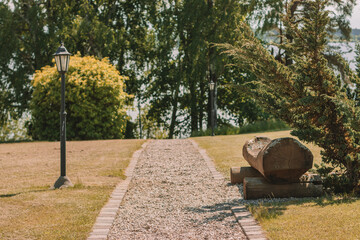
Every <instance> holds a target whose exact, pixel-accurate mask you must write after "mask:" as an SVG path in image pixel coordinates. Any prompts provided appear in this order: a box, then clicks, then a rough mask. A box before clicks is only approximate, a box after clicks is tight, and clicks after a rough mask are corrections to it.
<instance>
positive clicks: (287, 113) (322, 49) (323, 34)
mask: <svg viewBox="0 0 360 240" xmlns="http://www.w3.org/2000/svg"><path fill="white" fill-rule="evenodd" d="M294 4H296V5H300V7H301V8H302V11H301V12H298V13H297V14H291V11H290V9H291V8H292V7H293V6H294ZM327 6H328V1H321V0H306V1H301V2H299V1H296V0H294V1H291V2H290V3H289V5H288V11H287V14H286V15H285V16H284V20H283V21H284V23H285V27H286V32H287V33H288V34H289V35H290V36H291V37H290V39H291V41H287V42H285V43H284V44H281V45H279V47H280V48H281V49H283V50H285V51H286V52H287V54H288V57H289V58H290V59H291V60H293V64H290V65H288V64H286V65H285V64H283V63H282V62H281V61H277V60H275V58H274V57H273V56H272V55H271V54H270V53H269V52H268V51H267V50H266V49H265V48H264V47H262V45H261V42H260V41H259V40H258V39H256V38H255V37H254V34H253V33H252V31H251V29H250V28H249V27H248V26H246V24H241V25H240V31H239V40H238V42H237V43H236V44H235V45H234V46H232V45H230V44H222V45H219V46H221V47H223V48H224V49H226V50H225V51H224V52H225V53H227V54H228V55H229V56H231V57H232V59H233V60H234V61H235V62H236V64H237V65H238V66H239V67H240V68H248V69H249V70H250V71H251V72H252V73H253V74H254V75H255V76H256V77H257V79H256V80H255V81H254V82H253V84H255V85H256V86H257V88H256V89H255V90H253V89H251V88H248V91H249V93H251V94H252V95H253V96H254V98H256V99H258V100H259V101H261V103H262V105H263V107H264V109H267V110H269V111H270V112H271V113H272V114H273V115H274V116H276V117H277V118H279V119H281V120H283V121H285V122H286V123H287V124H289V126H290V127H291V128H294V129H295V130H294V131H292V134H293V135H295V136H297V137H298V138H299V139H300V140H303V141H306V142H313V143H315V144H317V145H318V146H320V147H321V148H323V149H324V150H323V151H322V153H321V154H322V160H323V162H324V163H326V164H331V165H332V166H333V167H334V168H338V169H339V170H340V171H341V174H342V175H343V176H344V177H345V178H347V181H348V182H350V183H351V188H352V189H354V188H356V187H357V186H358V185H359V181H360V154H359V153H360V142H359V141H360V128H359V126H360V120H359V119H360V109H359V108H358V107H356V104H357V103H356V99H353V98H350V97H349V95H348V94H347V91H346V90H347V88H348V85H350V84H356V85H357V86H359V83H360V80H359V78H358V77H356V76H355V74H354V73H353V72H352V71H351V70H350V68H349V66H348V65H347V64H346V63H345V61H344V60H342V59H341V57H339V56H337V57H338V59H339V60H342V62H343V70H344V71H343V74H342V75H341V76H339V77H338V76H336V73H335V72H334V70H333V69H331V68H329V65H328V63H329V62H328V61H327V58H326V44H327V39H328V34H327V28H328V26H329V23H330V18H329V12H328V11H326V10H325V7H327ZM355 91H356V94H358V93H359V91H360V89H359V88H357V89H355ZM346 184H347V183H346ZM343 189H344V190H348V188H345V186H344V188H343Z"/></svg>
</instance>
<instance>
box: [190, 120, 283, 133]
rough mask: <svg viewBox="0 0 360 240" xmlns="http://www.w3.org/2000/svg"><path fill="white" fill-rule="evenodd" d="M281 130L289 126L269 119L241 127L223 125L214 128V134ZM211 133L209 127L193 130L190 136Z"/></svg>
mask: <svg viewBox="0 0 360 240" xmlns="http://www.w3.org/2000/svg"><path fill="white" fill-rule="evenodd" d="M281 130H290V128H289V126H288V125H286V124H285V123H284V122H282V121H279V120H276V119H269V120H263V121H256V122H253V123H249V124H245V125H243V126H241V127H234V126H231V125H223V126H220V127H218V128H216V129H215V135H235V134H243V133H257V132H273V131H281ZM211 134H212V131H211V129H207V130H205V131H198V132H193V133H192V134H191V137H199V136H210V135H211Z"/></svg>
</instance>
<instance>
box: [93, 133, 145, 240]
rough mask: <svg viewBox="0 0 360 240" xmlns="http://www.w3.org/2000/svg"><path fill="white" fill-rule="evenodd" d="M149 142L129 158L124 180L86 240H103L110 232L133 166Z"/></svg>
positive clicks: (131, 174)
mask: <svg viewBox="0 0 360 240" xmlns="http://www.w3.org/2000/svg"><path fill="white" fill-rule="evenodd" d="M150 142H151V140H147V141H146V142H145V143H143V145H142V146H141V148H140V149H139V150H137V151H135V152H134V153H133V155H132V157H131V161H130V163H129V165H128V167H127V168H126V170H125V176H126V179H125V180H123V181H121V182H120V183H119V184H117V186H116V188H115V189H114V191H113V192H112V194H111V196H110V199H109V201H108V202H107V203H106V204H105V206H104V207H103V208H102V209H101V211H100V213H99V215H98V217H97V219H96V221H95V224H94V226H93V228H92V232H91V233H90V235H89V237H88V238H87V239H88V240H105V239H107V235H108V234H109V232H110V228H111V226H112V224H113V221H114V220H115V217H116V213H117V211H118V209H119V206H120V204H121V201H122V199H123V198H124V196H125V194H126V191H127V189H128V186H129V183H130V181H131V179H132V177H133V173H134V169H135V166H136V164H137V162H138V159H139V157H140V155H141V153H142V152H143V151H144V150H145V148H146V146H147V145H148V144H149V143H150Z"/></svg>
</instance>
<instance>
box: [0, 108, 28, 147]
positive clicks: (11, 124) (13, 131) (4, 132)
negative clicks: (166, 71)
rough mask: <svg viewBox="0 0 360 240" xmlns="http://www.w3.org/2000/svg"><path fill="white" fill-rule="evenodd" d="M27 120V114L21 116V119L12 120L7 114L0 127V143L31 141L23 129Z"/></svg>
mask: <svg viewBox="0 0 360 240" xmlns="http://www.w3.org/2000/svg"><path fill="white" fill-rule="evenodd" d="M28 118H29V116H28V115H27V114H23V116H22V117H21V118H19V119H13V118H11V116H10V113H8V114H7V119H6V121H5V123H4V124H3V125H1V126H0V143H2V142H25V141H31V138H30V136H28V135H27V131H26V127H25V123H26V121H27V120H28Z"/></svg>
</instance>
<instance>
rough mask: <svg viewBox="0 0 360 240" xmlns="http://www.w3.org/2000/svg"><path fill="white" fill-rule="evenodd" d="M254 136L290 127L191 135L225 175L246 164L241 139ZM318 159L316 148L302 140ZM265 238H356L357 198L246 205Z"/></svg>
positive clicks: (286, 133) (272, 134) (316, 160)
mask: <svg viewBox="0 0 360 240" xmlns="http://www.w3.org/2000/svg"><path fill="white" fill-rule="evenodd" d="M254 136H266V137H269V138H271V139H274V138H280V137H289V136H290V131H279V132H266V133H253V134H241V135H231V136H215V137H198V138H193V140H195V141H196V142H197V143H198V144H199V146H200V147H201V148H204V149H206V151H207V153H208V155H209V156H210V157H211V158H212V159H213V160H214V162H215V165H216V167H217V170H218V171H220V172H221V173H222V174H224V176H226V177H227V178H228V179H229V178H230V177H229V169H230V167H236V166H249V164H248V163H247V162H246V161H245V160H244V158H243V156H242V147H243V145H244V143H245V142H246V141H247V140H248V139H251V138H253V137H254ZM305 145H306V146H307V147H308V148H309V149H310V150H311V151H312V153H313V155H314V163H320V162H321V156H320V150H321V149H320V148H319V147H316V146H314V145H312V144H305ZM248 207H249V210H250V211H251V212H252V213H253V215H254V216H255V218H256V219H257V220H259V221H260V224H261V226H262V227H263V229H264V230H265V231H266V233H267V237H268V238H269V239H275V240H279V239H286V240H290V239H316V240H317V239H344V240H345V239H354V240H355V239H359V238H360V221H359V219H360V199H359V198H352V197H349V196H325V197H322V198H316V199H314V198H308V199H300V200H293V201H288V202H282V203H276V204H274V203H272V204H259V205H252V206H251V205H250V206H248Z"/></svg>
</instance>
